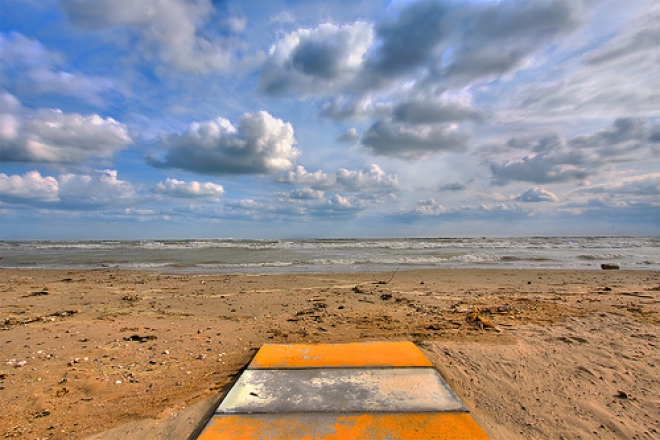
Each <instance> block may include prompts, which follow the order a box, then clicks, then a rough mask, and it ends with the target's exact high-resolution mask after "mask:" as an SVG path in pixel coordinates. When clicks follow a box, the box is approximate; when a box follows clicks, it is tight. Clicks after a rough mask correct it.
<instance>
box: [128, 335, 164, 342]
mask: <svg viewBox="0 0 660 440" xmlns="http://www.w3.org/2000/svg"><path fill="white" fill-rule="evenodd" d="M155 339H158V338H157V337H156V336H153V335H149V336H140V335H133V336H129V337H126V338H124V341H135V342H142V343H144V342H147V341H153V340H155Z"/></svg>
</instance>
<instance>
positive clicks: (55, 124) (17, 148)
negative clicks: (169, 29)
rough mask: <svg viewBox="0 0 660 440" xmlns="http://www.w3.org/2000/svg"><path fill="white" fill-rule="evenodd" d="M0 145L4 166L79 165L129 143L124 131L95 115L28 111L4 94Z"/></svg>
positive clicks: (2, 96) (52, 110) (111, 120)
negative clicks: (18, 163) (29, 163)
mask: <svg viewBox="0 0 660 440" xmlns="http://www.w3.org/2000/svg"><path fill="white" fill-rule="evenodd" d="M0 103H2V109H1V110H0V111H1V112H2V113H0V142H1V146H2V160H3V161H6V162H41V163H65V164H75V163H82V162H84V161H85V160H88V159H91V158H101V159H108V158H110V157H112V156H113V155H114V154H115V153H116V152H118V151H120V150H123V149H124V148H126V147H127V146H128V145H129V144H130V143H131V142H132V139H131V137H130V136H129V134H128V129H127V128H126V126H124V125H123V124H121V123H119V122H117V121H115V120H114V119H112V118H103V117H101V116H99V115H97V114H91V115H86V116H85V115H81V114H77V113H64V112H62V111H61V110H58V109H37V110H29V109H26V108H23V107H22V106H21V104H20V103H19V102H18V100H17V99H16V98H15V97H14V96H12V95H10V94H8V93H2V94H0Z"/></svg>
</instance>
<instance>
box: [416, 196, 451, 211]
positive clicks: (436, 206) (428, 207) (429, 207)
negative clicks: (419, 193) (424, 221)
mask: <svg viewBox="0 0 660 440" xmlns="http://www.w3.org/2000/svg"><path fill="white" fill-rule="evenodd" d="M444 212H447V209H446V208H445V207H444V206H442V205H441V204H440V203H438V202H436V201H435V199H433V198H431V199H425V200H420V201H418V202H417V207H416V208H415V209H414V213H415V214H418V215H438V214H442V213H444Z"/></svg>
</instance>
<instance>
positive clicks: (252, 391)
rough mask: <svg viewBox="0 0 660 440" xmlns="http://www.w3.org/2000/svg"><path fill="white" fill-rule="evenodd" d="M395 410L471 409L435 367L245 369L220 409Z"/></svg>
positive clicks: (237, 411)
mask: <svg viewBox="0 0 660 440" xmlns="http://www.w3.org/2000/svg"><path fill="white" fill-rule="evenodd" d="M397 411H401V412H426V411H429V412H431V411H464V412H467V411H468V410H467V408H466V407H465V405H463V402H461V400H460V399H459V398H458V396H456V394H454V392H453V391H452V390H451V388H449V386H448V385H447V383H446V382H445V381H444V379H443V378H442V376H440V375H439V374H438V372H437V371H435V370H434V369H433V368H377V369H361V368H356V369H311V370H246V371H244V372H243V374H242V375H241V377H240V378H239V380H238V382H237V383H236V384H235V385H234V387H233V388H232V389H231V391H230V392H229V394H227V396H226V397H225V399H224V400H223V402H222V403H221V404H220V406H219V407H218V410H217V412H218V413H278V412H397Z"/></svg>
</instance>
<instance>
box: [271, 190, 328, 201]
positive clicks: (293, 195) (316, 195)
mask: <svg viewBox="0 0 660 440" xmlns="http://www.w3.org/2000/svg"><path fill="white" fill-rule="evenodd" d="M324 194H325V191H323V190H320V189H312V188H299V189H294V190H293V191H289V192H288V193H276V195H277V196H279V197H281V198H283V199H294V200H314V199H322V198H323V196H324Z"/></svg>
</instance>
